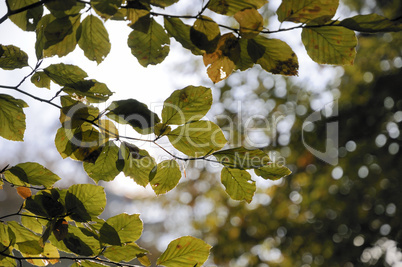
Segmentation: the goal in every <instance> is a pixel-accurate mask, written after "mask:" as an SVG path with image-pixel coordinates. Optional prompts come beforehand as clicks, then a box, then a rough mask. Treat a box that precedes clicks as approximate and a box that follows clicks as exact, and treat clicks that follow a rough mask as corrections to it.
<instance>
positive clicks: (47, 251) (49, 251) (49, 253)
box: [21, 243, 60, 266]
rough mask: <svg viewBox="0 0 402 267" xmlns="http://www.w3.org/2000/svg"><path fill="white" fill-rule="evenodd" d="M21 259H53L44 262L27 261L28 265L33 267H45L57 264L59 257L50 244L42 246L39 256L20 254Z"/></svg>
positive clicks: (55, 249)
mask: <svg viewBox="0 0 402 267" xmlns="http://www.w3.org/2000/svg"><path fill="white" fill-rule="evenodd" d="M21 255H22V257H24V258H29V257H47V258H53V259H48V260H46V261H44V260H42V259H29V260H27V261H28V262H29V263H30V264H32V265H35V266H46V265H48V264H49V263H51V264H56V263H58V262H59V260H58V258H59V257H60V255H59V251H58V250H57V248H56V247H55V246H53V245H52V244H50V243H46V244H44V247H43V251H42V252H41V253H40V254H26V253H21Z"/></svg>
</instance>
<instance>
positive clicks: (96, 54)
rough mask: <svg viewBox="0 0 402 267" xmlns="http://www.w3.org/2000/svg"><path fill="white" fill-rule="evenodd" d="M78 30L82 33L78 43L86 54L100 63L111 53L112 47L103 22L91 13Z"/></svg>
mask: <svg viewBox="0 0 402 267" xmlns="http://www.w3.org/2000/svg"><path fill="white" fill-rule="evenodd" d="M78 31H79V32H80V34H81V37H80V39H79V41H78V45H79V46H80V47H81V49H82V50H84V55H85V56H86V57H87V58H88V59H89V60H93V61H96V62H97V63H98V64H100V63H101V62H102V61H103V60H104V59H105V57H106V56H107V55H108V54H109V52H110V47H111V45H110V42H109V34H108V32H107V30H106V28H105V26H104V25H103V22H102V21H101V20H100V19H98V18H97V17H95V16H93V15H89V16H87V17H86V18H85V19H84V20H83V21H82V23H81V25H80V27H79V28H78Z"/></svg>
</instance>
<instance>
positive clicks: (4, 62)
mask: <svg viewBox="0 0 402 267" xmlns="http://www.w3.org/2000/svg"><path fill="white" fill-rule="evenodd" d="M26 66H28V55H27V53H25V52H24V51H22V50H21V49H19V48H18V47H16V46H13V45H0V68H2V69H4V70H13V69H20V68H23V67H26Z"/></svg>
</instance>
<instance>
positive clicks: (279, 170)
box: [254, 163, 292, 180]
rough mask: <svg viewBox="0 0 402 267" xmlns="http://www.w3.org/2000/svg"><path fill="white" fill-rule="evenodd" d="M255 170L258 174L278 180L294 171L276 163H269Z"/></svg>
mask: <svg viewBox="0 0 402 267" xmlns="http://www.w3.org/2000/svg"><path fill="white" fill-rule="evenodd" d="M254 172H255V174H257V175H258V176H261V177H262V178H264V179H269V180H278V179H280V178H282V177H285V176H288V175H290V174H291V173H292V172H291V171H290V170H289V169H288V168H287V167H285V166H280V165H277V164H275V163H272V164H269V165H267V166H264V167H262V168H259V169H255V170H254Z"/></svg>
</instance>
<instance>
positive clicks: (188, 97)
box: [162, 86, 212, 125]
mask: <svg viewBox="0 0 402 267" xmlns="http://www.w3.org/2000/svg"><path fill="white" fill-rule="evenodd" d="M211 105H212V92H211V89H210V88H206V87H203V86H187V87H185V88H183V89H181V90H176V91H174V92H173V93H172V94H171V95H170V96H169V97H168V98H167V99H166V100H165V102H164V103H163V109H162V122H163V123H165V124H173V125H180V124H184V123H186V122H189V121H197V120H199V119H201V118H202V117H204V116H205V115H206V114H207V112H208V110H209V109H210V108H211Z"/></svg>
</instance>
